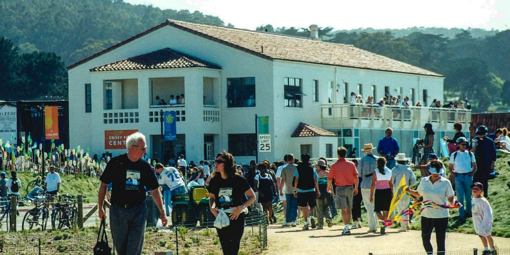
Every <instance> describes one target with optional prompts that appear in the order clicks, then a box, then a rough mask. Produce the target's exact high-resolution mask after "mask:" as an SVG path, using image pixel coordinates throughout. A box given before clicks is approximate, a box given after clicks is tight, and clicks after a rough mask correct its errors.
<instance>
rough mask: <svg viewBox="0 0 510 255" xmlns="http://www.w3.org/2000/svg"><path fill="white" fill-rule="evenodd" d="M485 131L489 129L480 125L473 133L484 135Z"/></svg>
mask: <svg viewBox="0 0 510 255" xmlns="http://www.w3.org/2000/svg"><path fill="white" fill-rule="evenodd" d="M487 132H489V129H488V128H487V127H486V126H484V125H480V126H478V128H477V129H476V132H475V135H485V134H487Z"/></svg>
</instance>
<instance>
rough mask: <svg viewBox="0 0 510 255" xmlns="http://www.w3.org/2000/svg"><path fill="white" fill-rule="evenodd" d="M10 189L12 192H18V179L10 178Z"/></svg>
mask: <svg viewBox="0 0 510 255" xmlns="http://www.w3.org/2000/svg"><path fill="white" fill-rule="evenodd" d="M11 191H12V192H18V191H19V183H18V180H15V179H12V185H11Z"/></svg>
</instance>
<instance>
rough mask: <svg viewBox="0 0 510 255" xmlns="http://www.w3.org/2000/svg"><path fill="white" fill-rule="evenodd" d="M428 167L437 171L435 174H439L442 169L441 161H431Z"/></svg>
mask: <svg viewBox="0 0 510 255" xmlns="http://www.w3.org/2000/svg"><path fill="white" fill-rule="evenodd" d="M430 167H431V168H435V169H437V170H438V171H437V172H440V171H441V170H442V169H443V163H441V161H433V162H431V163H430Z"/></svg>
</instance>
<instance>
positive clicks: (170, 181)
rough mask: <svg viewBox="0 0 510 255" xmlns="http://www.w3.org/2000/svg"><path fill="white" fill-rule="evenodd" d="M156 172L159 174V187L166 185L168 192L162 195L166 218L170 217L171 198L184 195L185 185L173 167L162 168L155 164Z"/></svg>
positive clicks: (160, 165)
mask: <svg viewBox="0 0 510 255" xmlns="http://www.w3.org/2000/svg"><path fill="white" fill-rule="evenodd" d="M155 169H156V172H157V173H158V174H159V178H158V183H159V185H167V186H168V191H165V192H164V193H163V196H164V198H165V201H164V203H165V209H166V216H170V210H171V209H173V206H172V196H173V195H176V194H184V193H187V192H188V191H187V190H186V185H185V184H184V180H183V178H182V176H181V173H179V171H178V170H177V169H175V168H174V167H163V164H161V163H158V164H156V168H155Z"/></svg>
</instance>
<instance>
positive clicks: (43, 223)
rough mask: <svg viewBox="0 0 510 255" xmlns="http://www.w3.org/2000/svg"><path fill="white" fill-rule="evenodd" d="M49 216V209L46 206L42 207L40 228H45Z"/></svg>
mask: <svg viewBox="0 0 510 255" xmlns="http://www.w3.org/2000/svg"><path fill="white" fill-rule="evenodd" d="M49 218H50V210H48V208H44V209H43V215H42V221H41V228H42V230H46V226H47V225H48V219H49Z"/></svg>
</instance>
